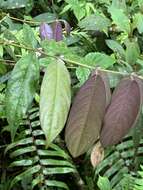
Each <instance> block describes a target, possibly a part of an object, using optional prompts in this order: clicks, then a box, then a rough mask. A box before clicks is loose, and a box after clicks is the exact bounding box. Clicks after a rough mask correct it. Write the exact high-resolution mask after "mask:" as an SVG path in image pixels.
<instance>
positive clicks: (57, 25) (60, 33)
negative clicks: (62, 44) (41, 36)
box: [53, 21, 63, 42]
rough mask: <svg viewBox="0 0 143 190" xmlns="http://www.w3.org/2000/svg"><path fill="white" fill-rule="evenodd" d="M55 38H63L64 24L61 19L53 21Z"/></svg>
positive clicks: (57, 39) (58, 39)
mask: <svg viewBox="0 0 143 190" xmlns="http://www.w3.org/2000/svg"><path fill="white" fill-rule="evenodd" d="M53 31H54V39H55V40H56V42H58V41H61V40H63V31H62V25H61V23H60V22H59V21H55V22H54V23H53Z"/></svg>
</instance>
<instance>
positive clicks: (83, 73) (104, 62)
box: [76, 52, 116, 86]
mask: <svg viewBox="0 0 143 190" xmlns="http://www.w3.org/2000/svg"><path fill="white" fill-rule="evenodd" d="M115 62H116V60H115V58H114V57H111V56H109V55H106V54H103V53H99V52H95V53H94V52H91V53H88V54H87V55H86V56H85V58H84V59H83V60H82V63H83V64H86V65H90V66H96V67H101V68H103V69H107V68H109V67H111V66H113V65H114V63H115ZM89 74H90V69H88V68H83V67H77V69H76V76H77V78H78V80H79V82H80V84H79V85H80V86H81V85H82V84H83V83H84V82H85V81H86V80H87V79H88V77H89Z"/></svg>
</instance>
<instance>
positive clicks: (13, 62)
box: [0, 59, 15, 65]
mask: <svg viewBox="0 0 143 190" xmlns="http://www.w3.org/2000/svg"><path fill="white" fill-rule="evenodd" d="M0 62H2V64H4V65H15V61H12V60H9V59H0Z"/></svg>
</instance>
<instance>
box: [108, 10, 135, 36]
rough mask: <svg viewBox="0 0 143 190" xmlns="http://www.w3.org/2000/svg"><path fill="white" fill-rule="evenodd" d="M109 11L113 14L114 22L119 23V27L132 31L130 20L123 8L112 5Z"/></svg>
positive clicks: (125, 30) (122, 29) (128, 31)
mask: <svg viewBox="0 0 143 190" xmlns="http://www.w3.org/2000/svg"><path fill="white" fill-rule="evenodd" d="M108 12H109V13H110V14H111V17H112V20H113V22H114V23H115V24H116V25H117V27H118V28H119V29H120V30H121V31H124V32H126V33H128V34H129V33H130V31H131V28H130V20H129V19H128V17H127V16H126V15H125V13H124V11H123V9H118V8H115V7H113V6H110V7H109V9H108Z"/></svg>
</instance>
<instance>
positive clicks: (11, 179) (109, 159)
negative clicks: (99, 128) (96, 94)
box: [0, 0, 143, 190]
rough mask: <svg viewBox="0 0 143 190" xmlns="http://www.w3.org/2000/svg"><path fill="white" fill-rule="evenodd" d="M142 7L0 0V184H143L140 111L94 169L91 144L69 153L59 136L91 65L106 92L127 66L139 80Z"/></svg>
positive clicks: (120, 2) (117, 1) (136, 1)
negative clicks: (76, 153)
mask: <svg viewBox="0 0 143 190" xmlns="http://www.w3.org/2000/svg"><path fill="white" fill-rule="evenodd" d="M142 10H143V0H96V1H93V0H49V1H46V0H38V1H34V0H0V124H1V128H0V172H1V175H0V189H2V190H9V189H12V190H31V189H40V190H44V189H51V190H60V189H75V190H76V189H77V190H80V189H85V190H94V189H100V190H111V189H114V190H141V189H143V127H142V124H143V121H142V112H141V113H140V117H139V120H138V122H137V125H136V126H135V127H134V128H132V129H131V130H130V132H129V133H128V135H127V136H125V137H124V139H123V140H122V141H120V142H119V143H118V144H117V145H114V146H109V147H107V148H105V149H104V151H105V153H104V159H103V160H102V161H101V162H100V163H99V164H98V165H97V167H96V168H93V167H92V166H91V163H90V154H91V149H89V150H88V151H86V153H84V154H83V155H81V156H79V157H77V158H72V156H71V154H72V153H71V154H70V153H69V151H68V149H67V146H66V144H65V140H64V133H65V129H64V126H65V124H66V122H67V117H68V113H69V110H70V105H71V103H72V102H73V99H74V97H75V94H76V92H77V91H78V89H79V88H80V87H81V86H82V85H83V84H84V83H85V81H86V80H87V79H88V77H89V76H91V75H92V74H91V73H92V70H94V69H95V68H100V70H101V71H102V72H104V73H106V74H107V76H108V78H109V83H110V88H111V91H113V90H114V88H115V87H116V85H117V84H118V83H119V81H120V80H121V79H122V78H123V77H124V76H128V75H130V74H131V73H134V75H137V76H138V77H139V78H140V79H143V77H142V74H143V55H142V52H143V45H142V44H143V11H142ZM42 23H44V24H46V23H47V24H49V25H48V26H50V27H51V31H53V39H48V40H47V39H45V38H48V37H47V36H46V37H45V36H41V35H42V33H41V31H39V30H40V27H41V24H42ZM45 28H46V27H45V25H44V30H46V29H45ZM46 32H47V31H46ZM47 33H49V31H48V32H47ZM47 33H44V35H47ZM84 92H85V91H84ZM81 94H83V98H86V97H89V96H90V94H89V91H88V92H87V93H85V94H84V93H81ZM84 95H85V96H84ZM59 102H60V103H59ZM39 107H40V111H39ZM79 108H80V109H81V107H79ZM80 109H79V110H80ZM81 110H82V109H81ZM94 112H96V113H97V112H98V110H94ZM90 114H92V113H90ZM91 118H92V117H91ZM74 122H75V121H74ZM77 132H78V131H77ZM90 133H91V134H92V131H90ZM45 134H46V135H45ZM110 135H111V136H112V135H113V134H110ZM74 140H75V139H73V142H74ZM87 144H88V143H87Z"/></svg>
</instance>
